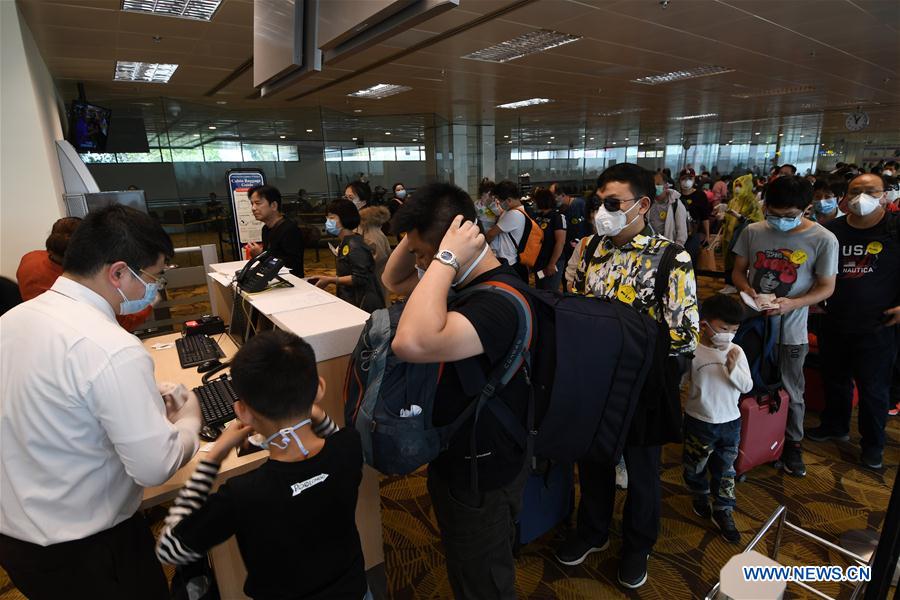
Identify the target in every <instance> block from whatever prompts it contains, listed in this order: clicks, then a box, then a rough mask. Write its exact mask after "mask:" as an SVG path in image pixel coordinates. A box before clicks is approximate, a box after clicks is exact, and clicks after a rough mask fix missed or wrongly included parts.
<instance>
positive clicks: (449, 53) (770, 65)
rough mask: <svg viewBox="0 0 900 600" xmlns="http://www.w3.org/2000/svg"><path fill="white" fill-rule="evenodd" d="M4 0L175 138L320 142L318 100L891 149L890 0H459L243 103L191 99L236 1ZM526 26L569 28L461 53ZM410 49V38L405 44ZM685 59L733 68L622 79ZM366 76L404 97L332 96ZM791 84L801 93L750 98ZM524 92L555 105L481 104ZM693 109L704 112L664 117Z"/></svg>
mask: <svg viewBox="0 0 900 600" xmlns="http://www.w3.org/2000/svg"><path fill="white" fill-rule="evenodd" d="M18 2H19V5H20V6H21V9H22V12H23V14H24V16H25V18H26V21H27V22H28V24H29V26H30V27H31V29H32V31H33V33H34V35H35V38H36V40H37V43H38V46H39V48H40V50H41V53H42V54H43V56H44V59H45V60H46V62H47V64H48V66H49V68H50V71H51V73H52V74H53V75H54V76H55V77H56V78H57V79H58V80H59V81H60V84H61V88H62V89H63V91H64V94H65V96H66V99H67V100H68V99H71V98H72V97H74V96H75V95H76V92H75V82H79V81H80V82H83V83H84V84H85V88H86V90H87V96H88V99H89V100H91V101H94V102H97V103H99V104H104V103H105V104H106V105H110V106H116V105H122V104H128V103H134V102H147V100H146V99H147V98H153V97H156V98H159V97H162V96H165V97H166V98H171V99H173V101H174V102H175V103H177V104H179V105H180V106H182V109H181V112H182V113H184V114H181V113H180V114H179V118H176V119H173V118H172V115H168V116H167V117H165V118H162V117H157V116H155V115H158V114H159V113H163V114H165V111H164V110H162V109H159V108H149V107H146V108H145V109H144V112H145V113H152V115H150V116H151V117H152V119H151V120H155V121H158V122H157V123H154V124H152V125H151V127H150V128H151V129H153V130H154V131H164V130H166V129H167V128H169V129H171V127H172V124H171V121H173V120H174V121H176V124H175V126H176V127H181V128H182V129H183V131H182V133H185V134H187V132H188V131H189V129H190V128H191V127H194V128H196V127H202V126H203V124H204V123H207V122H218V121H220V120H224V119H231V120H232V121H240V122H243V123H245V125H244V127H247V125H246V124H247V123H257V125H258V126H259V127H258V128H259V129H260V131H259V132H258V133H259V134H260V135H263V134H264V133H266V132H268V133H269V134H270V135H277V134H278V133H282V132H281V131H277V132H276V131H275V130H276V129H281V130H287V131H288V134H289V135H290V136H291V137H292V138H295V137H296V138H302V137H303V135H307V134H306V133H305V129H306V128H313V129H314V130H315V131H314V133H315V135H317V136H319V138H320V139H321V138H322V137H324V136H323V135H322V134H321V133H320V131H321V124H322V121H323V120H322V115H321V114H320V113H319V110H318V107H324V108H326V109H329V110H333V111H339V112H342V113H346V114H347V115H348V116H347V118H345V119H343V120H341V119H337V121H335V120H334V119H332V122H341V123H343V125H344V126H346V128H347V129H346V131H345V132H344V133H348V134H349V132H351V131H354V130H355V129H354V128H359V127H361V126H363V125H364V124H368V125H371V126H372V133H371V136H370V137H372V136H375V135H377V133H376V130H378V129H381V128H382V127H383V125H382V123H385V124H390V123H392V122H393V123H395V124H396V126H397V127H401V128H402V127H403V126H408V127H409V128H408V130H404V135H405V136H406V137H416V135H415V134H414V133H413V131H415V132H416V134H418V133H421V129H422V127H424V125H422V124H421V123H420V121H421V119H415V120H413V122H412V123H410V120H409V119H406V118H404V117H397V118H394V119H392V120H391V121H383V120H381V119H379V120H377V121H360V120H359V119H365V118H366V117H372V116H387V115H405V114H432V113H433V114H436V115H439V116H440V117H441V118H443V119H447V120H449V121H466V122H470V123H471V122H487V123H496V124H497V133H498V137H499V136H501V135H504V134H511V135H513V136H515V137H517V138H521V139H532V138H533V139H542V138H543V137H544V136H546V134H547V132H549V131H553V132H556V133H557V135H556V136H555V137H556V139H557V140H559V141H563V140H565V141H567V142H574V143H578V141H579V140H580V139H581V136H585V139H587V138H589V137H595V141H596V142H597V143H598V144H600V143H601V141H602V143H603V144H608V143H611V141H613V140H618V143H620V144H621V143H622V141H623V140H624V138H625V137H631V136H636V137H639V138H640V139H643V140H651V139H653V140H655V138H656V137H660V138H661V139H662V140H663V141H664V142H666V141H667V142H669V143H676V142H678V141H680V139H681V138H683V137H687V138H688V139H692V140H695V141H720V142H722V143H725V142H726V141H727V140H729V139H737V138H743V137H745V136H750V137H748V140H749V139H752V137H754V136H752V134H754V133H755V132H756V131H759V132H760V134H761V135H760V138H762V137H764V136H768V137H769V138H774V137H776V136H777V134H778V132H779V131H780V132H782V133H785V134H786V135H788V136H797V135H800V134H801V133H805V134H806V135H810V136H816V137H819V136H820V134H821V137H822V139H823V140H828V139H838V138H840V139H845V138H846V139H856V140H861V139H871V140H873V141H877V142H879V143H887V144H897V145H900V119H898V114H900V73H898V64H900V36H898V33H900V5H898V2H897V0H816V1H815V2H812V1H811V0H671V2H670V3H669V6H668V8H665V9H663V8H662V7H661V5H660V3H659V2H658V0H530V1H529V0H518V1H513V0H461V1H460V6H459V7H458V8H454V9H452V10H450V11H448V12H446V13H444V14H442V15H440V16H438V17H435V18H433V19H431V20H429V21H426V22H425V23H423V24H421V25H419V26H418V27H416V28H415V29H412V30H409V31H406V32H404V33H403V34H401V35H399V36H396V37H394V38H392V39H390V40H388V41H386V42H384V43H381V44H379V45H377V46H376V47H374V48H372V49H370V50H368V51H366V52H364V53H361V54H359V55H356V56H354V57H353V58H351V59H349V60H346V61H344V62H342V63H340V64H338V65H326V67H325V69H324V71H323V72H322V73H321V74H318V75H316V76H315V77H311V78H309V79H307V80H305V81H303V82H302V83H299V84H296V85H294V86H292V87H290V88H288V89H286V90H285V91H283V92H281V93H279V94H277V95H276V96H274V97H273V98H264V99H260V98H254V91H255V90H254V89H253V88H252V86H251V76H250V72H249V71H248V72H246V73H244V74H243V75H241V76H239V77H237V78H236V79H234V81H232V82H231V83H230V84H229V85H227V86H225V87H223V88H222V89H221V90H219V91H218V92H217V93H215V94H213V95H211V96H207V95H205V94H207V92H209V91H210V90H211V89H213V88H214V87H215V86H217V84H219V83H220V82H222V81H223V80H224V79H225V78H226V77H228V76H229V75H230V74H231V73H232V72H233V71H234V70H235V69H236V68H237V67H238V66H240V65H241V64H242V63H244V62H245V61H247V60H248V59H249V58H250V57H251V49H252V13H253V4H252V2H251V1H250V0H223V2H222V5H221V7H220V8H219V10H218V11H217V12H216V14H215V16H214V17H213V20H212V21H211V22H208V23H207V22H199V21H190V20H184V19H177V18H172V17H162V16H155V15H149V14H138V13H130V12H124V11H122V10H121V0H82V1H77V0H18ZM511 7H512V8H513V9H512V10H508V9H510V8H511ZM504 9H507V10H506V12H503V14H498V15H494V16H492V14H493V13H497V12H498V11H504ZM473 24H474V25H473ZM453 28H463V30H462V31H459V32H457V33H455V34H454V35H447V32H449V31H450V30H452V29H453ZM534 29H553V30H557V31H560V32H563V33H567V34H574V35H580V36H583V38H582V39H581V40H579V41H576V42H574V43H571V44H567V45H564V46H561V47H558V48H554V49H551V50H549V51H546V52H542V53H538V54H533V55H529V56H526V57H524V58H521V59H518V60H515V61H512V62H508V63H504V64H494V63H486V62H479V61H473V60H466V59H463V58H461V56H463V55H464V54H468V53H470V52H473V51H475V50H479V49H481V48H484V47H486V46H490V45H493V44H496V43H498V42H501V41H504V40H508V39H511V38H514V37H516V36H518V35H521V34H522V33H524V32H527V31H530V30H534ZM154 36H158V37H160V38H161V39H160V40H159V41H155V40H154V39H153V38H154ZM416 44H418V45H420V46H421V47H420V48H419V49H413V50H410V48H411V47H412V46H413V45H416ZM116 60H134V61H147V62H166V63H177V64H179V65H180V67H179V69H178V71H177V72H176V73H175V75H174V76H173V77H172V79H171V82H170V83H169V84H146V83H130V82H129V83H122V82H114V81H112V76H113V71H114V66H115V62H116ZM379 61H381V62H384V64H380V65H379V64H377V63H378V62H379ZM701 65H718V66H723V67H728V68H731V69H734V71H733V72H730V73H727V74H723V75H715V76H711V77H704V78H699V79H693V80H688V81H682V82H676V83H669V84H662V85H656V86H647V85H641V84H636V83H632V82H631V80H633V79H635V78H638V77H643V76H647V75H654V74H661V73H666V72H669V71H675V70H681V69H688V68H693V67H697V66H701ZM376 83H395V84H403V85H408V86H411V87H412V88H413V89H412V91H409V92H404V93H401V94H397V95H395V96H391V97H389V98H385V99H382V100H366V99H357V98H349V97H348V96H347V94H348V93H350V92H353V91H356V90H359V89H362V88H366V87H369V86H371V85H374V84H376ZM796 88H799V89H800V90H805V91H799V92H794V93H788V94H783V95H760V94H769V93H772V91H773V90H774V91H777V90H783V89H796ZM740 95H750V96H751V97H749V98H740V97H738V96H740ZM531 97H546V98H552V99H554V100H555V102H553V103H551V104H546V105H542V106H536V107H530V108H525V109H520V110H514V111H504V110H500V109H497V108H495V105H497V104H500V103H504V102H510V101H515V100H522V99H525V98H531ZM292 98H293V99H292ZM149 102H150V103H152V104H154V105H158V104H159V101H158V100H152V101H149ZM217 102H218V103H219V104H217ZM222 103H224V104H222ZM857 106H861V107H862V108H863V109H864V110H866V111H867V112H869V114H870V117H871V125H870V127H869V129H868V130H867V131H865V132H863V133H860V134H848V133H847V132H846V131H845V130H844V120H845V118H846V114H848V113H849V112H851V111H852V110H855V109H856V108H857ZM638 108H640V109H642V110H641V111H640V112H631V113H626V114H620V115H613V116H606V117H604V116H600V114H602V113H609V112H616V111H622V110H623V109H629V110H635V109H638ZM354 111H362V112H354ZM704 113H716V114H717V116H716V117H714V118H710V119H702V120H693V121H674V120H672V119H673V118H674V117H680V116H685V115H692V114H704ZM266 123H268V125H266ZM220 124H225V125H227V123H220ZM368 125H366V126H368ZM222 129H223V128H222V127H219V130H222ZM226 129H227V127H226ZM327 130H328V126H327V125H326V133H328V131H327ZM820 130H821V131H820ZM217 131H218V130H217ZM407 134H408V135H407ZM241 135H243V130H242V131H241ZM333 135H334V136H335V137H342V136H343V134H341V133H334V134H333ZM394 139H396V138H394Z"/></svg>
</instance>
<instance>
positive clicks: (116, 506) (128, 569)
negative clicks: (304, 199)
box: [0, 205, 201, 600]
mask: <svg viewBox="0 0 900 600" xmlns="http://www.w3.org/2000/svg"><path fill="white" fill-rule="evenodd" d="M172 254H173V248H172V241H171V240H170V239H169V236H168V235H167V234H166V233H165V232H164V231H163V229H162V227H160V225H159V224H158V223H156V222H155V221H154V220H153V219H152V218H151V217H150V216H148V215H146V214H144V213H141V212H138V211H136V210H133V209H130V208H126V207H124V206H119V205H114V206H110V207H107V208H104V209H102V210H99V211H97V212H95V213H91V214H89V215H88V216H87V217H86V218H85V219H84V221H83V223H82V224H81V226H80V227H79V229H78V231H77V232H76V233H75V234H74V235H73V236H72V239H71V241H70V243H69V247H68V249H67V250H66V255H65V258H64V262H63V274H62V276H61V277H59V279H57V281H56V283H55V284H54V285H53V287H52V288H50V290H48V291H46V292H44V293H43V294H41V295H39V296H37V297H36V298H34V299H32V300H29V301H28V302H25V303H23V304H20V305H19V306H17V307H15V308H13V309H12V310H10V311H9V312H7V313H6V314H4V315H3V317H2V318H0V331H2V335H0V489H2V493H0V565H2V566H3V568H4V569H5V570H6V571H7V573H8V574H9V576H10V578H11V579H12V582H13V583H14V584H15V585H16V586H17V587H18V588H19V590H20V591H21V592H22V593H24V594H25V595H26V596H27V597H28V598H31V599H32V600H40V599H43V598H48V599H50V598H52V599H59V598H72V597H76V596H77V597H88V596H90V597H94V598H129V599H135V598H139V599H151V598H152V599H156V598H168V590H167V584H166V579H165V576H164V575H163V571H162V569H161V567H160V565H159V563H158V562H157V560H156V557H155V555H154V551H153V550H154V540H153V536H152V534H151V533H150V530H149V527H148V526H147V523H146V522H145V521H144V518H143V516H142V515H141V514H140V513H139V512H138V507H139V505H140V503H141V499H142V496H143V488H144V487H148V486H154V485H159V484H161V483H163V482H165V481H166V480H167V479H169V477H171V476H172V474H173V473H175V471H176V470H178V468H179V467H181V466H182V465H183V464H185V463H186V462H188V461H189V460H190V459H191V457H192V456H193V455H194V453H195V452H196V451H197V446H198V439H197V434H198V431H199V429H200V425H201V422H200V409H199V405H198V403H197V399H196V397H195V396H194V395H193V394H186V395H183V396H186V399H185V398H182V400H183V403H178V404H181V405H180V406H176V402H173V401H171V399H169V400H166V401H164V400H163V397H162V396H161V395H160V392H159V391H158V389H157V384H156V382H155V380H154V377H153V359H152V358H151V357H150V355H149V354H148V353H147V351H146V350H145V349H144V347H143V345H142V344H141V342H140V341H139V340H138V339H137V338H136V337H134V336H133V335H131V334H130V333H128V332H127V331H125V330H124V329H123V328H122V327H121V326H119V324H118V323H116V314H131V313H134V312H137V311H140V310H142V309H144V308H145V307H146V306H148V305H150V304H151V303H152V302H153V301H154V300H155V299H156V296H157V293H158V289H159V288H160V287H161V286H164V285H165V280H164V275H163V270H164V267H165V264H166V259H167V258H168V257H171V256H172Z"/></svg>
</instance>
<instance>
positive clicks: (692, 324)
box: [574, 226, 700, 355]
mask: <svg viewBox="0 0 900 600" xmlns="http://www.w3.org/2000/svg"><path fill="white" fill-rule="evenodd" d="M591 237H593V236H588V237H586V238H584V239H582V240H581V244H580V245H579V248H578V254H580V255H581V258H580V260H579V261H578V267H577V270H576V272H575V277H574V291H575V293H578V294H584V295H586V296H593V297H597V298H609V299H612V298H617V299H618V300H620V301H622V302H624V303H625V304H629V305H631V306H633V307H634V308H636V309H637V310H639V311H641V312H644V313H646V314H648V315H650V316H651V317H653V318H654V319H656V320H657V321H659V322H662V321H665V323H666V324H668V326H669V334H670V335H671V345H670V350H669V352H670V354H671V355H678V354H682V355H683V354H690V353H692V352H693V351H694V349H695V348H696V347H697V340H698V338H699V327H700V315H699V311H698V308H697V283H696V281H695V279H694V268H693V266H692V265H691V259H690V256H688V253H687V252H685V251H684V250H682V251H681V252H679V253H678V254H677V255H676V257H675V264H674V266H673V267H672V272H671V274H670V275H669V290H668V293H667V294H666V297H665V302H664V304H663V310H662V315H660V314H659V313H660V310H659V306H658V302H657V301H656V297H655V293H654V288H655V285H656V271H657V269H658V268H659V263H660V261H661V260H662V255H663V251H664V250H665V248H666V246H667V245H669V244H671V243H673V242H671V241H669V240H668V239H666V238H664V237H662V236H660V235H659V234H657V233H655V232H654V231H653V230H652V229H651V228H650V227H649V226H647V227H645V228H644V230H643V231H642V232H641V233H639V234H638V235H636V236H635V237H634V238H633V239H632V240H631V241H630V242H628V243H627V244H625V245H624V246H622V247H621V248H618V247H616V245H615V244H613V242H612V239H610V238H609V237H607V238H605V239H603V240H602V241H601V242H600V244H599V245H598V246H597V250H596V251H595V252H594V256H590V257H589V256H584V253H585V252H586V248H587V247H588V245H589V244H590V239H591Z"/></svg>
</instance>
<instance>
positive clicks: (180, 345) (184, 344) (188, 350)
mask: <svg viewBox="0 0 900 600" xmlns="http://www.w3.org/2000/svg"><path fill="white" fill-rule="evenodd" d="M175 348H176V349H177V350H178V360H179V361H181V368H182V369H187V368H188V367H196V366H197V365H202V364H203V363H205V362H206V361H209V360H216V359H219V358H223V357H224V356H225V353H224V352H222V348H220V347H219V344H218V343H217V342H216V340H214V339H212V338H211V337H209V336H208V335H202V334H200V335H188V336H185V337H180V338H178V339H176V340H175Z"/></svg>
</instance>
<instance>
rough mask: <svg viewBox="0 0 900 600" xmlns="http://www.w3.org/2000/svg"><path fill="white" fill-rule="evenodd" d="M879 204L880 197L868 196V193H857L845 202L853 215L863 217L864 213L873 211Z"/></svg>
mask: <svg viewBox="0 0 900 600" xmlns="http://www.w3.org/2000/svg"><path fill="white" fill-rule="evenodd" d="M880 205H881V199H880V198H879V197H875V196H870V195H869V194H859V195H858V196H854V197H853V198H851V199H850V201H849V202H848V203H847V210H849V211H850V212H851V213H853V214H854V215H857V216H860V217H865V216H866V215H868V214H871V213H873V212H875V210H876V209H877V208H878V207H879V206H880Z"/></svg>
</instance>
